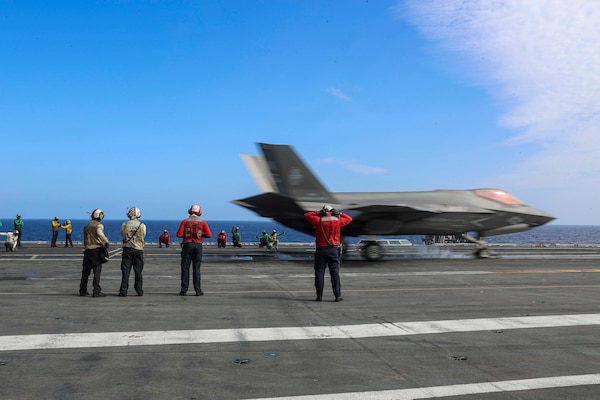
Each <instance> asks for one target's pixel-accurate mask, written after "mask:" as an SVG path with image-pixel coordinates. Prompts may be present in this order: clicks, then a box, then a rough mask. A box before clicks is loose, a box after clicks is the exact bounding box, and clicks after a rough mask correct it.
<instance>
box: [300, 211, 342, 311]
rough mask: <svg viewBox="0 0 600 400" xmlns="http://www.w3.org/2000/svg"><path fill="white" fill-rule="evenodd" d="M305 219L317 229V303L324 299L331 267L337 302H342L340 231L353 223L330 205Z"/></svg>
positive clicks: (312, 212) (306, 216)
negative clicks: (326, 276)
mask: <svg viewBox="0 0 600 400" xmlns="http://www.w3.org/2000/svg"><path fill="white" fill-rule="evenodd" d="M304 218H306V220H307V221H308V222H310V224H311V225H312V226H313V227H314V228H315V242H316V247H317V248H316V250H315V289H316V291H317V298H316V301H321V300H322V298H323V287H324V286H325V268H326V267H329V275H330V276H331V287H332V289H333V295H334V296H335V301H342V300H343V299H342V285H341V282H340V257H341V242H340V236H341V235H340V231H341V228H342V226H344V225H348V224H349V223H350V222H352V217H351V216H349V215H348V214H343V213H341V212H337V211H336V210H335V209H334V208H333V207H331V206H330V205H324V206H323V208H322V209H321V210H319V211H309V212H307V213H306V214H304Z"/></svg>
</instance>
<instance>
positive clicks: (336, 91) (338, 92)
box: [329, 87, 350, 101]
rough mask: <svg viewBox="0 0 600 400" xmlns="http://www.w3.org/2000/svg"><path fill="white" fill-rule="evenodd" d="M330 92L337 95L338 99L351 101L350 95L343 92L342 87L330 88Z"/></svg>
mask: <svg viewBox="0 0 600 400" xmlns="http://www.w3.org/2000/svg"><path fill="white" fill-rule="evenodd" d="M329 93H330V94H331V95H332V96H334V97H337V98H338V99H341V100H344V101H350V97H348V95H346V93H344V92H342V91H341V90H340V89H337V88H334V87H332V88H329Z"/></svg>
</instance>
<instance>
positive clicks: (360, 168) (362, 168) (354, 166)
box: [321, 158, 386, 175]
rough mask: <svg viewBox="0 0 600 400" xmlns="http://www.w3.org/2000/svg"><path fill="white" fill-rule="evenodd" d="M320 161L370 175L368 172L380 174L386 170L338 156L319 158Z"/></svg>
mask: <svg viewBox="0 0 600 400" xmlns="http://www.w3.org/2000/svg"><path fill="white" fill-rule="evenodd" d="M321 162H322V163H324V164H335V165H339V166H341V167H342V168H344V169H346V170H348V171H352V172H358V173H361V174H368V175H370V174H382V173H384V172H386V170H385V169H384V168H379V167H371V166H369V165H364V164H359V163H356V162H354V161H348V160H342V159H339V158H325V159H323V160H321Z"/></svg>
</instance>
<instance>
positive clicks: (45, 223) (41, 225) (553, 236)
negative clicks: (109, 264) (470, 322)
mask: <svg viewBox="0 0 600 400" xmlns="http://www.w3.org/2000/svg"><path fill="white" fill-rule="evenodd" d="M1 221H2V222H3V226H2V227H0V232H7V231H10V230H11V229H12V227H13V224H12V221H13V219H12V218H10V219H9V218H4V219H2V220H1ZM23 221H24V222H25V226H24V227H23V238H22V240H23V241H26V242H27V241H35V242H38V241H42V242H50V239H51V237H52V232H51V227H50V221H51V220H50V219H47V220H41V219H32V220H27V219H25V220H23ZM61 222H63V223H64V221H61ZM88 222H89V220H88V219H85V220H71V224H72V225H73V234H72V236H71V239H72V240H73V241H75V242H82V241H83V227H84V226H85V224H87V223H88ZM123 222H124V220H104V221H102V223H103V225H104V231H105V234H106V236H107V237H108V239H109V240H110V241H111V242H119V241H121V233H120V232H121V224H122V223H123ZM142 222H144V223H145V224H146V242H158V236H160V235H161V234H162V232H163V230H165V229H166V230H168V231H169V233H170V234H171V237H172V240H175V241H177V239H176V238H175V233H176V232H177V228H178V227H179V223H180V222H181V220H144V219H142ZM207 223H208V225H209V227H210V230H211V232H212V234H213V237H212V238H210V239H206V241H208V242H216V240H217V233H219V232H220V231H221V230H224V231H225V232H226V233H227V240H228V241H230V240H231V228H232V227H233V226H239V228H240V232H241V233H242V242H258V239H257V238H256V236H258V235H260V233H261V231H263V230H265V231H267V232H271V230H273V229H275V230H277V232H281V231H284V232H285V234H284V235H283V236H281V238H280V241H281V242H312V241H313V237H312V236H310V235H307V234H304V233H302V232H298V231H295V230H293V229H289V228H286V227H285V226H283V225H281V224H278V223H277V222H274V221H271V220H268V219H265V220H260V221H207ZM394 238H401V239H408V240H410V241H411V242H412V243H413V244H421V242H422V239H423V238H424V236H422V235H401V236H394ZM359 239H360V238H348V242H349V243H356V242H357V241H358V240H359ZM1 240H2V239H1V238H0V241H1ZM64 240H65V231H64V229H61V232H60V234H59V237H58V243H59V244H61V243H64ZM488 241H489V243H490V244H546V245H551V244H582V245H585V244H600V226H592V225H554V224H550V225H544V226H541V227H539V228H535V229H532V230H530V231H527V232H522V233H515V234H511V235H503V236H493V237H490V238H488Z"/></svg>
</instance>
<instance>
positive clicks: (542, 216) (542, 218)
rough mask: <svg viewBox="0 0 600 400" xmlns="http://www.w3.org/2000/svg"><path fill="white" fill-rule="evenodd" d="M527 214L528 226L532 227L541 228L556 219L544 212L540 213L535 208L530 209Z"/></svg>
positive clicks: (540, 211)
mask: <svg viewBox="0 0 600 400" xmlns="http://www.w3.org/2000/svg"><path fill="white" fill-rule="evenodd" d="M529 214H530V218H529V219H530V221H529V224H530V225H531V226H532V227H535V226H541V225H544V224H547V223H548V222H551V221H554V220H555V219H556V217H554V216H553V215H552V214H549V213H547V212H546V211H542V210H539V209H536V208H532V209H531V212H530V213H529Z"/></svg>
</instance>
